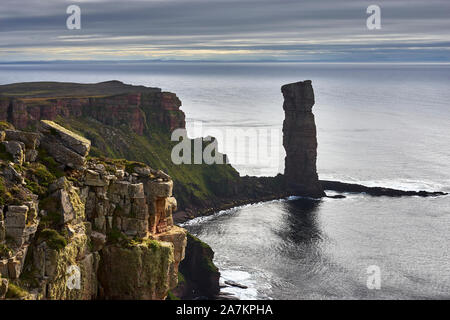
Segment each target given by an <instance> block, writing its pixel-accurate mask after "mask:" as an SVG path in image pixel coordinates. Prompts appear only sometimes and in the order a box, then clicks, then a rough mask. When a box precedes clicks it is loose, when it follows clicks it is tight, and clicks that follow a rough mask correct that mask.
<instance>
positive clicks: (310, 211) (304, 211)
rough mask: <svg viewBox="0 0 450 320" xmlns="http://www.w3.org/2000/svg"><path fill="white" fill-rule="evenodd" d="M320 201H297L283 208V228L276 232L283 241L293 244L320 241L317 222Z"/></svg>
mask: <svg viewBox="0 0 450 320" xmlns="http://www.w3.org/2000/svg"><path fill="white" fill-rule="evenodd" d="M320 202H321V201H320V200H311V199H297V200H292V201H286V202H285V203H284V206H283V212H284V214H283V216H282V224H283V228H282V229H281V230H279V231H278V232H277V234H278V236H279V237H280V238H282V239H283V240H288V241H290V242H292V243H294V244H299V245H300V244H303V245H304V244H307V243H311V242H316V241H321V240H322V239H323V235H322V232H321V229H320V225H319V222H318V215H319V208H320Z"/></svg>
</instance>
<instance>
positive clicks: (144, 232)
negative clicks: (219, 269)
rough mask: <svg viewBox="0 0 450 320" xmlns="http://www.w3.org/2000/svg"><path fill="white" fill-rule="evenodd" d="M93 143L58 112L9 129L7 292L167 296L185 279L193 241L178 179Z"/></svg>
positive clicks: (4, 192)
mask: <svg viewBox="0 0 450 320" xmlns="http://www.w3.org/2000/svg"><path fill="white" fill-rule="evenodd" d="M90 147H91V143H90V141H89V140H87V139H85V138H83V137H81V136H79V135H77V134H75V133H73V132H71V131H69V130H67V129H65V128H63V127H61V126H59V125H57V124H55V123H53V122H51V121H41V122H40V124H39V129H38V132H36V133H32V132H22V131H18V130H12V129H11V128H9V129H8V130H6V131H0V298H4V297H6V298H11V299H165V297H166V296H167V294H168V292H169V290H171V289H173V288H175V287H176V286H177V281H178V267H179V264H180V262H181V261H182V260H183V259H184V255H185V247H186V241H187V240H186V231H185V230H184V229H182V228H179V227H177V226H174V225H173V219H172V213H173V211H174V210H176V206H177V202H176V200H175V198H174V197H173V196H172V189H173V181H172V179H171V178H170V176H168V175H167V174H165V173H163V172H162V171H159V170H154V169H152V168H150V167H148V166H146V165H145V164H142V163H138V162H130V161H127V160H117V159H106V158H102V159H99V158H87V156H88V154H89V150H90Z"/></svg>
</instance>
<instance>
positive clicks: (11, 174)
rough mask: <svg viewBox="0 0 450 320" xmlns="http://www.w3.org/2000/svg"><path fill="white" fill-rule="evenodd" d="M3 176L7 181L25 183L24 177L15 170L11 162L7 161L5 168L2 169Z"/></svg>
mask: <svg viewBox="0 0 450 320" xmlns="http://www.w3.org/2000/svg"><path fill="white" fill-rule="evenodd" d="M3 176H4V177H5V178H6V179H7V180H9V181H14V182H16V183H18V184H25V179H24V178H23V177H22V175H21V174H20V173H19V172H17V170H16V169H15V168H14V166H13V165H12V163H11V162H10V163H8V165H7V166H6V168H5V169H4V170H3Z"/></svg>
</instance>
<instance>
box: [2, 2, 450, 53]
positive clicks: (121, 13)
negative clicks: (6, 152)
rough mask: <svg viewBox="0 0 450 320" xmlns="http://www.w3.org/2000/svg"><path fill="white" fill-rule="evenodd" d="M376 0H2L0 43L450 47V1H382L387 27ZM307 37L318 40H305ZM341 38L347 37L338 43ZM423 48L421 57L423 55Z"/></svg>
mask: <svg viewBox="0 0 450 320" xmlns="http://www.w3.org/2000/svg"><path fill="white" fill-rule="evenodd" d="M372 3H373V1H355V0H342V1H335V0H321V1H317V0H316V1H313V0H310V1H298V0H296V1H294V0H282V1H275V0H239V1H235V0H168V1H167V0H166V1H138V0H133V1H118V0H113V1H99V0H92V1H86V0H85V1H59V0H47V1H31V0H23V1H20V2H19V1H12V0H2V2H1V4H0V48H23V49H25V48H30V49H31V48H35V47H43V48H51V47H71V46H76V47H86V48H90V47H95V46H99V45H102V46H108V47H110V48H111V49H112V50H113V49H114V48H117V49H120V50H123V49H124V46H127V45H128V46H143V47H145V46H149V47H155V46H159V48H161V49H171V50H175V49H180V50H181V49H190V50H195V49H202V48H209V49H215V50H230V51H232V50H239V49H243V48H244V49H247V50H256V51H258V50H259V51H261V50H269V51H280V52H281V53H282V54H285V55H286V56H289V57H291V56H295V55H296V54H298V53H299V52H301V51H302V50H304V51H311V50H320V49H322V50H325V51H327V52H331V53H332V52H333V50H335V52H336V53H341V52H343V51H345V52H349V53H351V52H352V50H365V49H367V48H372V49H374V50H378V51H379V52H380V54H382V53H383V52H384V53H385V54H392V51H391V50H396V48H397V49H398V48H399V47H402V48H410V47H415V48H420V47H421V48H427V51H430V50H432V49H433V48H435V49H436V50H438V51H439V52H440V54H441V55H442V48H448V47H449V41H450V39H449V38H450V36H449V34H448V30H449V27H450V20H449V19H448V18H449V17H448V15H449V14H448V13H449V12H450V2H449V1H446V0H434V1H418V0H408V1H406V0H382V1H377V3H378V4H379V5H380V7H381V9H382V30H377V31H368V30H367V29H366V27H365V20H366V17H367V15H366V13H365V10H366V8H367V6H368V5H370V4H372ZM69 4H78V5H79V6H80V7H81V9H82V30H74V31H71V30H66V28H65V21H66V18H67V15H66V13H65V10H66V8H67V6H68V5H69ZM80 35H81V36H83V35H84V36H88V35H96V38H97V39H95V37H94V38H93V39H91V40H89V39H87V38H86V39H87V40H86V39H84V41H81V40H83V38H78V39H76V38H75V37H74V38H73V39H72V41H71V39H70V36H80ZM136 36H137V37H136ZM64 37H66V38H64ZM68 37H69V38H68ZM358 37H359V38H358ZM94 39H95V40H94ZM358 39H359V41H357V40H358ZM308 41H310V42H314V45H312V46H311V45H308V43H307V42H308ZM342 41H344V42H345V44H344V45H339V42H342ZM361 42H362V43H361ZM383 50H384V51H383ZM404 50H406V49H404ZM16 51H17V50H16ZM398 53H399V54H400V51H398ZM402 53H403V52H402ZM264 54H265V55H266V56H264V57H265V58H268V56H267V55H268V54H267V53H264ZM410 54H414V52H410ZM422 54H423V53H422V52H421V53H420V54H418V57H419V56H420V57H421V58H423V56H422ZM5 55H7V53H6V54H3V53H2V52H0V57H2V59H4V60H11V57H10V56H5ZM16 55H17V53H16ZM19 55H20V54H19ZM269 55H270V54H269ZM444 57H445V54H444ZM62 58H64V57H62ZM447 58H448V57H447Z"/></svg>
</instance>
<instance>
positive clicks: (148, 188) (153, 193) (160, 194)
mask: <svg viewBox="0 0 450 320" xmlns="http://www.w3.org/2000/svg"><path fill="white" fill-rule="evenodd" d="M172 189H173V181H172V180H169V181H158V180H149V181H147V182H146V184H145V192H146V194H147V196H149V197H150V198H153V199H154V198H166V197H170V196H172Z"/></svg>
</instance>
